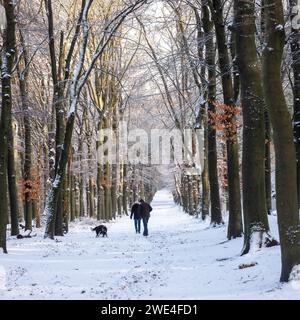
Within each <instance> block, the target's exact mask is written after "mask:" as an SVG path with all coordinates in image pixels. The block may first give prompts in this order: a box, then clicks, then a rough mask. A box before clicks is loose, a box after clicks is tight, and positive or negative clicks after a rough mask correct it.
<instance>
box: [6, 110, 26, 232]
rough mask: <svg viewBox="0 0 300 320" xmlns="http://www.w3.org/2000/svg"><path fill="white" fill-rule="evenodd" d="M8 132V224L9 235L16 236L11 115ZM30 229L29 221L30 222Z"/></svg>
mask: <svg viewBox="0 0 300 320" xmlns="http://www.w3.org/2000/svg"><path fill="white" fill-rule="evenodd" d="M8 123H9V133H8V162H7V176H8V177H7V180H8V191H9V204H10V225H11V235H12V236H16V235H18V234H19V222H18V217H19V205H18V204H19V197H18V189H17V172H16V165H15V163H16V159H15V133H14V132H15V129H14V123H13V120H12V116H11V115H10V117H9V120H8ZM30 230H31V223H30Z"/></svg>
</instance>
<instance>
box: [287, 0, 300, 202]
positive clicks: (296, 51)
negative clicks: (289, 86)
mask: <svg viewBox="0 0 300 320" xmlns="http://www.w3.org/2000/svg"><path fill="white" fill-rule="evenodd" d="M289 4H290V9H292V8H293V7H296V6H298V1H297V0H289ZM296 15H297V13H296V12H294V13H293V12H292V13H291V21H293V20H294V19H295V18H296V19H297V17H296ZM296 27H297V26H296V25H295V24H293V23H292V27H291V28H292V34H291V36H290V43H291V52H292V59H293V63H292V70H293V76H294V83H293V93H294V115H293V130H294V143H295V147H296V159H297V190H298V207H299V208H300V34H299V29H295V28H296Z"/></svg>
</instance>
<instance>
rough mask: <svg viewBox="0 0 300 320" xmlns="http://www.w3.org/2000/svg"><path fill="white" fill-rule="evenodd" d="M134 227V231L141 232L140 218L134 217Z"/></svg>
mask: <svg viewBox="0 0 300 320" xmlns="http://www.w3.org/2000/svg"><path fill="white" fill-rule="evenodd" d="M134 227H135V231H136V233H140V232H141V219H134Z"/></svg>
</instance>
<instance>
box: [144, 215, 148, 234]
mask: <svg viewBox="0 0 300 320" xmlns="http://www.w3.org/2000/svg"><path fill="white" fill-rule="evenodd" d="M148 220H149V218H148V217H147V218H143V225H144V233H143V235H144V236H148Z"/></svg>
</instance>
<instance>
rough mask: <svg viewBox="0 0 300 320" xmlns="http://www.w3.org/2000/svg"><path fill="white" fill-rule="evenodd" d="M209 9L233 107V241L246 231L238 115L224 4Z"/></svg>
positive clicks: (230, 232)
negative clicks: (235, 110) (244, 227)
mask: <svg viewBox="0 0 300 320" xmlns="http://www.w3.org/2000/svg"><path fill="white" fill-rule="evenodd" d="M210 9H211V13H212V17H213V21H214V24H215V33H216V40H217V46H218V53H219V66H220V71H221V77H222V89H223V100H224V104H225V105H226V106H229V107H230V108H228V110H229V111H227V115H228V120H229V122H230V126H229V130H228V132H227V134H226V136H227V141H226V146H227V171H228V174H227V176H228V196H229V203H228V204H229V224H228V239H232V238H236V237H240V236H241V235H242V232H243V227H242V208H241V191H240V176H239V145H238V137H237V131H236V117H235V114H234V113H233V112H232V111H230V110H233V109H234V102H235V99H234V90H233V80H232V74H231V63H230V56H229V51H228V46H227V39H226V31H225V22H224V17H223V4H222V1H220V0H212V1H211V2H210Z"/></svg>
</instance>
